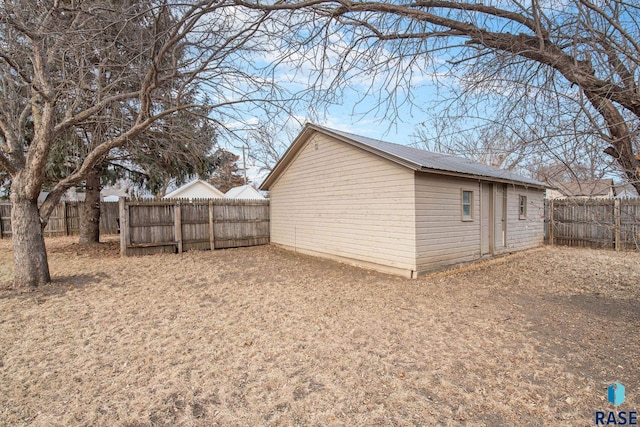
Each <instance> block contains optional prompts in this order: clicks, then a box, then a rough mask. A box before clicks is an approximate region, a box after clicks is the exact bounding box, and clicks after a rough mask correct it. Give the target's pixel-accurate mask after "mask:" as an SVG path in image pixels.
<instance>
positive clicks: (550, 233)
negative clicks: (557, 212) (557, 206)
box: [549, 199, 555, 246]
mask: <svg viewBox="0 0 640 427" xmlns="http://www.w3.org/2000/svg"><path fill="white" fill-rule="evenodd" d="M553 212H554V211H553V199H549V245H551V246H553V233H554V232H555V230H554V228H553Z"/></svg>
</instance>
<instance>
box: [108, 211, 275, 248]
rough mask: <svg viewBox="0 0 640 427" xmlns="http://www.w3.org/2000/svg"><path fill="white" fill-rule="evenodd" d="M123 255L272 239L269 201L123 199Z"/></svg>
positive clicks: (259, 241) (227, 245) (212, 246)
mask: <svg viewBox="0 0 640 427" xmlns="http://www.w3.org/2000/svg"><path fill="white" fill-rule="evenodd" d="M119 210H120V253H121V255H122V256H132V255H147V254H154V253H162V252H169V253H176V252H177V253H181V252H184V251H188V250H191V249H222V248H235V247H241V246H256V245H266V244H268V243H269V201H268V200H225V199H202V200H195V201H189V200H175V199H172V200H161V201H144V200H140V201H136V200H125V199H120V205H119Z"/></svg>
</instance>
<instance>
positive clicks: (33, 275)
mask: <svg viewBox="0 0 640 427" xmlns="http://www.w3.org/2000/svg"><path fill="white" fill-rule="evenodd" d="M11 228H12V229H13V233H12V239H13V259H14V268H15V271H14V272H15V276H14V281H13V286H14V287H15V288H35V287H37V286H40V285H44V284H46V283H49V282H50V281H51V276H50V274H49V264H48V262H47V250H46V248H45V245H44V233H43V227H42V224H41V222H40V215H39V212H38V201H37V199H36V200H28V199H24V198H21V197H18V196H17V195H15V194H12V195H11Z"/></svg>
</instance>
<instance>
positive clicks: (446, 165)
mask: <svg viewBox="0 0 640 427" xmlns="http://www.w3.org/2000/svg"><path fill="white" fill-rule="evenodd" d="M313 132H320V133H323V134H325V135H328V136H332V137H334V138H336V139H339V140H341V141H343V142H345V143H347V144H350V145H352V146H354V147H358V148H361V149H363V150H365V151H368V152H370V153H373V154H376V155H378V156H380V157H383V158H385V159H387V160H391V161H393V162H395V163H397V164H399V165H402V166H405V167H408V168H410V169H413V170H415V171H422V172H431V173H436V174H442V175H454V176H465V177H474V178H477V177H481V178H486V179H488V180H490V181H498V182H507V183H517V184H520V185H527V186H531V187H537V188H543V189H544V188H549V185H547V184H545V183H543V182H540V181H536V180H534V179H531V178H527V177H524V176H520V175H517V174H514V173H512V172H509V171H506V170H502V169H497V168H494V167H492V166H487V165H484V164H482V163H478V162H474V161H472V160H469V159H465V158H461V157H455V156H451V155H448V154H442V153H433V152H430V151H426V150H420V149H418V148H412V147H407V146H404V145H399V144H394V143H391V142H385V141H380V140H377V139H373V138H367V137H364V136H359V135H355V134H352V133H349V132H343V131H339V130H335V129H329V128H325V127H323V126H318V125H315V124H310V123H309V124H307V125H306V126H305V127H304V129H303V130H302V132H301V133H300V135H298V137H297V138H296V139H295V141H293V143H292V144H291V146H290V147H289V149H288V150H287V152H286V153H285V154H284V156H282V158H281V159H280V161H279V162H278V164H277V165H276V166H275V167H274V168H273V170H272V171H271V173H270V174H269V175H268V176H267V178H266V179H265V180H264V181H263V183H262V185H261V186H260V189H261V190H268V189H269V188H270V186H271V185H272V184H273V183H274V182H275V181H276V180H277V178H278V177H279V176H280V174H281V173H282V172H284V170H285V169H286V168H287V166H288V164H289V162H291V161H292V160H293V158H295V156H296V153H297V152H298V151H299V150H300V149H301V148H302V146H303V145H304V143H305V142H306V141H307V140H308V139H309V137H310V136H311V135H312V134H313Z"/></svg>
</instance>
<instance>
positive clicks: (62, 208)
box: [0, 202, 118, 238]
mask: <svg viewBox="0 0 640 427" xmlns="http://www.w3.org/2000/svg"><path fill="white" fill-rule="evenodd" d="M83 208H84V202H60V203H58V205H57V206H56V207H55V209H54V210H53V212H52V213H51V216H50V217H49V223H48V224H47V226H46V227H45V229H44V233H45V236H48V237H52V236H70V235H74V234H79V233H80V219H81V215H82V210H83ZM117 233H118V202H102V203H100V234H117ZM5 237H9V238H10V237H11V203H8V202H6V203H5V202H3V203H0V238H5Z"/></svg>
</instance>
